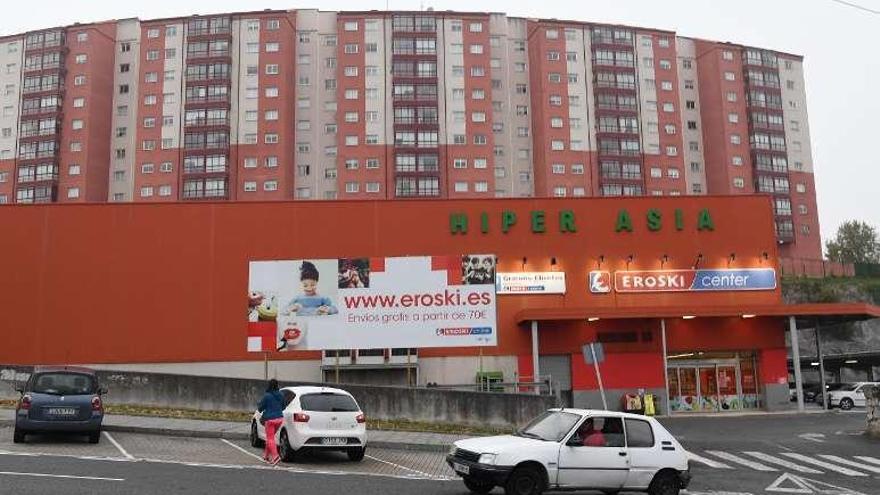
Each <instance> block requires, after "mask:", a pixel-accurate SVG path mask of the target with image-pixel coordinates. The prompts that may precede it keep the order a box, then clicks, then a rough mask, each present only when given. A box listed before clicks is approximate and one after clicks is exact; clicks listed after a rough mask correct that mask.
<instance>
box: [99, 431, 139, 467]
mask: <svg viewBox="0 0 880 495" xmlns="http://www.w3.org/2000/svg"><path fill="white" fill-rule="evenodd" d="M101 433H102V434H103V435H104V436H105V437H107V440H110V443H112V444H113V446H114V447H116V450H118V451H119V453H121V454H122V455H123V456H124V457H125V458H126V459H129V460H132V461H133V460H134V456H133V455H131V454H129V453H128V452H126V450H125V449H123V448H122V445H119V442H117V441H116V439H115V438H113V437H111V436H110V434H109V433H107V432H106V431H102V432H101Z"/></svg>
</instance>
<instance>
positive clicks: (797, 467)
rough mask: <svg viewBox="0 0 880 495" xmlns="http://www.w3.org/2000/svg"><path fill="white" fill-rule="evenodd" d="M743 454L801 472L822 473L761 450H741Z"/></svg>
mask: <svg viewBox="0 0 880 495" xmlns="http://www.w3.org/2000/svg"><path fill="white" fill-rule="evenodd" d="M743 454H746V455H750V456H752V457H755V458H758V459H760V460H762V461H764V462H769V463H770V464H776V465H779V466H782V467H784V468H788V469H791V470H794V471H798V472H801V473H812V474H822V471H819V470H816V469H813V468H810V467H806V466H801V465H800V464H795V463H793V462H791V461H786V460H785V459H780V458H778V457H774V456H772V455H770V454H765V453H763V452H743Z"/></svg>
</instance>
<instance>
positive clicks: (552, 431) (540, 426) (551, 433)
mask: <svg viewBox="0 0 880 495" xmlns="http://www.w3.org/2000/svg"><path fill="white" fill-rule="evenodd" d="M580 419H581V416H580V415H579V414H574V413H568V412H563V411H547V412H545V413H544V414H542V415H540V416H538V417H537V418H535V419H533V420H532V422H531V423H529V424H528V425H526V427H525V428H523V429H521V430H519V431H518V432H516V434H517V435H519V436H522V437H528V438H535V439H538V440H546V441H548V442H559V441H560V440H562V439H563V438H565V435H566V434H567V433H568V432H569V431H571V429H572V427H574V425H575V423H577V422H578V421H579V420H580Z"/></svg>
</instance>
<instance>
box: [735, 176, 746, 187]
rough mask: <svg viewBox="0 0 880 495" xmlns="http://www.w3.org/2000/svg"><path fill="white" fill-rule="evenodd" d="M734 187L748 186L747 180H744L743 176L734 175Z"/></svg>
mask: <svg viewBox="0 0 880 495" xmlns="http://www.w3.org/2000/svg"><path fill="white" fill-rule="evenodd" d="M733 187H735V188H737V189H742V188H744V187H746V182H745V180H743V178H742V177H734V178H733Z"/></svg>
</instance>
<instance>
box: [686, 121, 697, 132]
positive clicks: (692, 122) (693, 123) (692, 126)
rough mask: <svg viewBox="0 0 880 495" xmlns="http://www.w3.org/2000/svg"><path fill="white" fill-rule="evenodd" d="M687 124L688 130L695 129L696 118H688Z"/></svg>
mask: <svg viewBox="0 0 880 495" xmlns="http://www.w3.org/2000/svg"><path fill="white" fill-rule="evenodd" d="M687 126H688V129H689V130H692V131H693V130H696V129H697V121H696V120H688V121H687Z"/></svg>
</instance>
